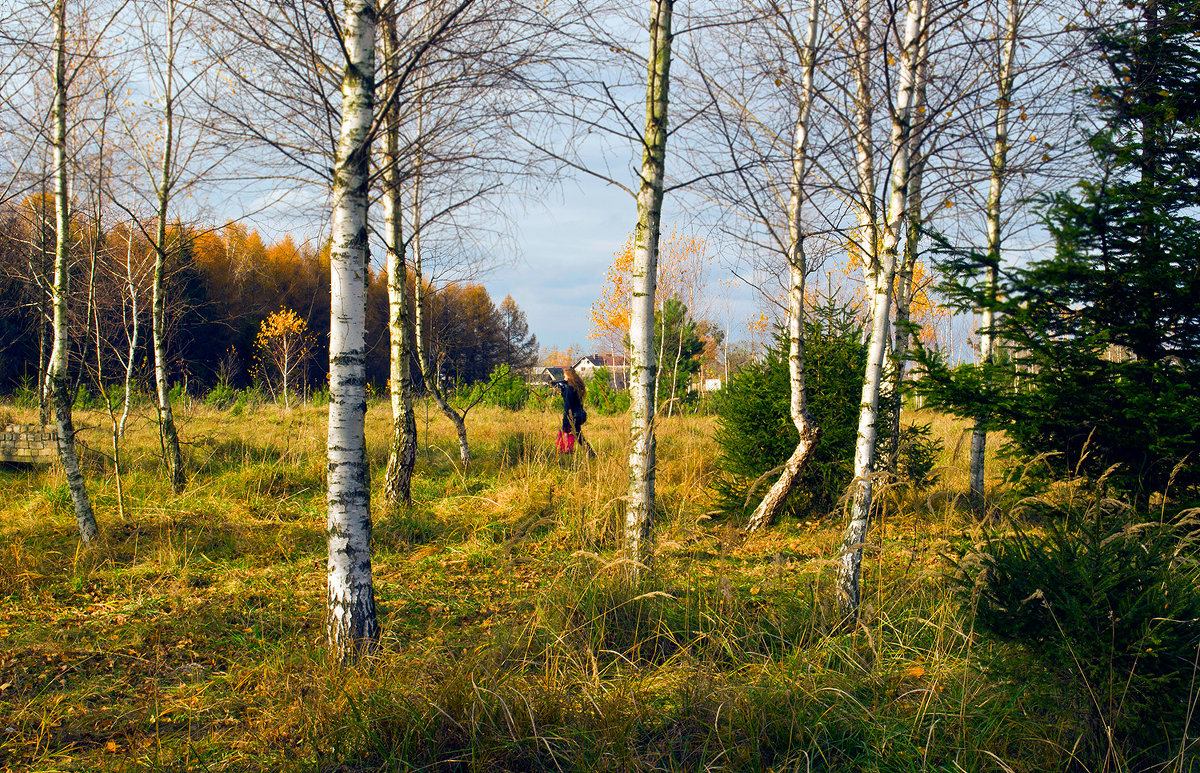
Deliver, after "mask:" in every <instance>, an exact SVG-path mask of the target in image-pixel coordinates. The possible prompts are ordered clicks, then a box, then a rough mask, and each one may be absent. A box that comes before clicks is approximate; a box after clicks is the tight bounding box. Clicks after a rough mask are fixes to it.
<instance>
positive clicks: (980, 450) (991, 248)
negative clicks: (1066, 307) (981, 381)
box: [969, 0, 1021, 510]
mask: <svg viewBox="0 0 1200 773" xmlns="http://www.w3.org/2000/svg"><path fill="white" fill-rule="evenodd" d="M1020 17H1021V12H1020V9H1019V7H1018V4H1017V1H1016V0H1009V2H1008V20H1007V24H1006V29H1005V35H1004V47H1003V49H1002V50H1001V54H1000V67H999V71H998V73H997V75H998V76H999V77H998V78H997V81H996V82H997V86H998V95H997V98H996V135H995V142H994V144H993V146H992V158H991V178H990V183H989V186H988V198H987V269H986V270H987V290H986V292H987V294H988V297H989V299H990V300H992V301H993V303H990V304H988V305H987V306H986V307H985V308H984V310H983V319H982V320H981V322H980V332H979V363H980V364H981V365H984V366H986V365H989V364H991V362H992V358H993V356H994V352H993V346H994V343H995V342H994V341H993V339H992V328H993V327H994V325H995V324H996V320H995V317H994V311H993V307H994V306H995V304H994V301H995V299H996V282H997V276H996V274H997V271H998V270H999V267H1000V203H1001V198H1002V196H1003V193H1004V182H1005V177H1006V176H1007V173H1008V124H1009V114H1010V110H1011V109H1012V104H1013V96H1014V87H1013V84H1014V72H1013V56H1014V54H1015V53H1016V48H1017V30H1018V28H1019V25H1020ZM986 452H987V430H985V429H984V426H983V418H982V417H976V419H975V426H974V427H973V429H972V431H971V459H970V469H969V478H970V492H971V504H972V506H973V507H974V508H975V509H976V510H981V509H982V508H983V504H984V483H983V473H984V457H985V455H986Z"/></svg>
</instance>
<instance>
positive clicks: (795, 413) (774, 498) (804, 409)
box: [746, 0, 821, 531]
mask: <svg viewBox="0 0 1200 773" xmlns="http://www.w3.org/2000/svg"><path fill="white" fill-rule="evenodd" d="M819 11H820V4H819V2H818V0H812V5H811V7H810V9H809V16H808V32H807V35H806V38H805V43H804V50H803V54H802V57H803V58H802V60H801V61H802V67H803V72H802V75H801V81H800V105H799V111H798V113H797V116H796V129H795V134H794V140H793V143H792V177H791V181H790V185H789V188H790V196H789V199H788V210H787V220H788V254H787V262H788V273H789V277H790V282H789V286H788V376H789V381H790V386H791V401H790V403H789V412H790V413H791V417H792V423H793V424H795V425H796V431H797V432H799V433H800V438H799V440H798V441H797V443H796V449H795V450H794V451H793V452H792V455H791V456H790V457H789V458H788V460H787V461H786V462H784V465H783V470H782V472H781V473H780V475H779V479H778V480H776V481H775V484H774V485H773V486H771V488H770V490H769V491H767V494H766V496H764V497H763V498H762V501H761V502H759V504H758V507H756V508H755V509H754V513H753V514H752V515H751V516H750V521H749V523H748V524H747V525H746V530H747V531H758V530H761V529H765V528H766V527H767V526H769V525H770V524H771V523H773V522H774V520H775V518H776V516H778V515H779V511H780V510H782V509H783V504H784V502H785V501H787V496H788V494H790V493H791V491H792V488H793V486H794V485H795V483H796V479H797V478H798V477H799V475H800V473H801V472H803V471H804V468H805V466H806V465H807V464H808V461H809V459H811V458H812V454H813V451H814V450H815V449H816V446H817V440H819V439H820V437H821V428H820V427H819V426H818V425H817V422H816V419H814V418H813V415H812V414H811V413H810V412H809V410H808V391H807V389H806V388H805V383H804V282H805V279H806V278H807V276H808V260H807V257H806V256H805V253H804V230H803V224H802V217H801V216H802V213H803V210H804V199H805V193H806V184H807V179H808V121H809V115H810V113H811V109H812V100H813V74H814V69H815V66H816V53H817V52H816V49H817V28H818V21H819Z"/></svg>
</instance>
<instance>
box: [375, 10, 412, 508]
mask: <svg viewBox="0 0 1200 773" xmlns="http://www.w3.org/2000/svg"><path fill="white" fill-rule="evenodd" d="M398 48H399V40H398V39H397V35H396V18H395V16H394V15H391V14H389V15H388V16H387V17H386V19H385V21H384V37H383V51H384V57H385V59H386V61H387V62H388V64H387V66H388V67H393V66H394V64H393V63H392V58H393V57H395V56H396V52H397V49H398ZM398 113H399V108H398V107H397V106H392V107H391V108H389V110H388V112H387V115H386V128H385V137H384V142H385V147H384V152H385V155H384V167H385V173H384V197H383V208H384V210H383V211H384V242H385V243H386V245H387V282H388V286H387V289H388V338H389V342H390V348H389V368H388V379H389V382H390V384H389V386H390V389H389V390H388V391H389V396H390V398H391V405H392V437H391V443H390V448H389V450H388V466H387V477H386V478H385V481H384V487H383V490H384V497H385V498H386V499H387V501H388V502H391V503H393V504H403V505H410V504H412V475H413V469H414V468H415V467H416V463H417V416H416V412H415V411H414V410H413V393H412V373H411V371H410V361H411V355H410V353H409V350H408V342H409V341H410V340H411V339H412V338H413V337H414V336H413V325H412V315H410V314H409V310H408V288H407V281H408V266H407V265H406V263H405V258H404V241H403V239H402V238H401V237H402V230H403V218H402V216H401V201H400V127H399V116H398Z"/></svg>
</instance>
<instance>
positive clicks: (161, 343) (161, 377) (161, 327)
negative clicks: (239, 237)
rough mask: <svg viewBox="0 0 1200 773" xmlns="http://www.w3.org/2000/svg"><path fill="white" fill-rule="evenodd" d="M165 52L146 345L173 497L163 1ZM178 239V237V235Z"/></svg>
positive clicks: (171, 4)
mask: <svg viewBox="0 0 1200 773" xmlns="http://www.w3.org/2000/svg"><path fill="white" fill-rule="evenodd" d="M166 17H167V18H166V24H167V27H166V32H167V50H166V61H165V62H164V66H165V72H164V74H163V113H162V130H163V146H162V159H161V161H162V163H161V166H160V173H161V174H160V177H159V180H158V185H157V187H156V190H155V195H156V198H157V199H158V202H157V203H158V207H157V213H156V215H157V216H156V218H155V230H154V283H153V285H152V289H151V296H150V341H151V346H152V347H153V348H154V393H155V398H156V400H157V408H158V428H159V432H160V433H161V435H162V441H163V452H164V454H165V455H166V461H167V474H168V476H169V477H170V480H171V488H173V489H174V490H175V493H177V494H178V493H179V492H181V491H183V488H184V486H185V485H186V483H187V474H186V472H185V471H184V469H183V454H182V452H181V451H180V449H179V432H178V430H177V429H176V427H175V412H174V411H173V410H172V408H171V383H170V378H169V376H168V374H167V344H166V291H165V282H166V278H165V276H164V274H165V271H166V264H167V208H168V206H169V205H170V203H171V193H172V189H173V186H174V182H175V180H174V176H173V174H172V172H173V169H172V165H173V160H174V159H173V155H174V152H175V147H174V146H175V128H176V127H175V97H176V94H175V45H176V40H175V23H176V5H175V0H167V7H166ZM180 237H182V233H181V234H180Z"/></svg>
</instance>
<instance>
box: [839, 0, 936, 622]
mask: <svg viewBox="0 0 1200 773" xmlns="http://www.w3.org/2000/svg"><path fill="white" fill-rule="evenodd" d="M922 11H923V2H922V0H909V4H908V9H907V12H906V19H905V25H904V40H903V44H902V48H901V52H900V55H901V67H900V77H899V79H898V82H897V86H896V90H897V93H896V104H895V108H894V112H893V114H892V131H891V141H890V148H889V150H890V154H891V158H892V175H891V180H890V185H889V187H890V189H891V190H890V196H889V201H888V207H887V210H886V216H885V220H884V224H883V226H884V227H883V243H882V245H881V247H880V251H879V255H878V259H877V260H876V259H873V260H871V263H870V264H869V266H868V279H869V284H870V287H871V307H870V308H871V331H870V339H869V343H868V348H867V369H866V373H865V374H864V377H863V389H862V400H861V403H860V405H859V419H858V440H857V443H856V447H855V451H854V484H853V485H854V499H853V503H852V505H851V511H850V523H849V525H848V526H847V528H846V534H845V537H844V538H843V540H842V546H841V550H840V551H839V555H838V570H837V581H836V583H837V584H836V587H837V593H838V604H839V607H840V609H841V613H842V617H843V619H844V620H846V621H851V620H855V619H857V616H858V606H859V572H860V570H861V567H862V550H863V543H864V542H865V541H866V538H867V530H868V528H869V526H870V513H871V493H872V484H873V482H874V474H875V437H876V424H877V421H878V418H879V389H880V385H881V383H882V380H883V364H884V359H885V357H886V349H887V342H888V337H889V335H888V331H889V324H888V322H889V319H888V318H889V315H890V314H891V303H892V283H893V281H894V280H895V276H896V253H897V247H898V243H899V232H900V228H901V226H902V225H903V220H904V215H905V213H906V212H907V209H908V200H907V197H908V183H909V169H910V162H911V160H912V156H911V147H910V139H911V126H912V113H913V110H912V105H913V97H914V92H915V88H916V71H917V66H918V64H919V56H918V40H919V37H920V35H921V34H922V32H923V27H924V24H923V13H922ZM864 50H865V47H864Z"/></svg>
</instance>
